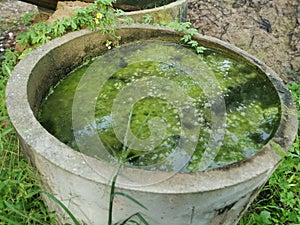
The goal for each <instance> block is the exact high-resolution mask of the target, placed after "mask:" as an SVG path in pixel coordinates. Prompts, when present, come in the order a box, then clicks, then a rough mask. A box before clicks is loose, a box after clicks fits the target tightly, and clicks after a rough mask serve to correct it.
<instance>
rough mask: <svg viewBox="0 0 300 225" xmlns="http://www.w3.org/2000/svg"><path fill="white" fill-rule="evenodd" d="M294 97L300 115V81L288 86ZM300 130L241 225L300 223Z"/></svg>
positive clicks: (299, 116)
mask: <svg viewBox="0 0 300 225" xmlns="http://www.w3.org/2000/svg"><path fill="white" fill-rule="evenodd" d="M287 87H288V88H289V89H290V90H291V93H292V96H293V97H294V100H295V102H296V106H297V110H298V118H300V84H297V83H292V84H290V85H288V86H287ZM299 174H300V144H299V133H298V136H297V138H296V140H295V142H294V144H293V145H292V147H291V149H290V150H289V152H288V153H287V154H286V156H285V159H284V160H283V161H282V162H281V164H280V165H279V167H278V168H277V170H276V171H275V173H274V174H273V175H272V176H271V178H270V180H269V181H268V183H267V184H266V186H265V187H264V188H263V189H262V191H261V192H260V194H259V196H258V197H257V198H256V200H255V201H254V203H253V204H252V205H251V207H250V208H249V210H248V211H247V212H246V213H245V215H244V216H243V218H242V219H241V221H240V223H239V225H256V224H260V225H265V224H272V225H281V224H289V225H297V224H300V208H299V205H300V198H299V196H300V176H299Z"/></svg>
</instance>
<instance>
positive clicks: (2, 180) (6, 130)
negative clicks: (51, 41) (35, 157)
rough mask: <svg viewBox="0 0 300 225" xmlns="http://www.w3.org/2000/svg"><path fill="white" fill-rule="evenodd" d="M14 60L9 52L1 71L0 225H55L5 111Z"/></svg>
mask: <svg viewBox="0 0 300 225" xmlns="http://www.w3.org/2000/svg"><path fill="white" fill-rule="evenodd" d="M17 60H18V54H16V53H14V52H12V51H8V52H7V53H6V60H5V61H4V62H3V64H2V70H0V138H1V141H0V225H4V224H10V225H14V224H18V225H20V224H21V225H22V224H45V225H46V224H47V225H49V224H54V217H53V214H52V213H50V212H48V211H47V208H46V207H45V205H44V204H43V202H42V197H41V189H40V187H39V186H38V184H37V177H36V175H35V173H34V172H33V170H32V169H31V167H30V166H29V165H28V162H27V161H26V159H25V158H24V156H23V154H22V153H21V152H20V150H19V142H18V140H17V137H16V134H15V131H14V129H13V127H12V125H11V123H10V120H9V117H8V115H7V111H6V108H5V86H6V83H7V80H8V77H9V73H10V70H12V68H13V66H14V64H15V63H16V61H17Z"/></svg>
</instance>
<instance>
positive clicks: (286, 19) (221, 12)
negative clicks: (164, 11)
mask: <svg viewBox="0 0 300 225" xmlns="http://www.w3.org/2000/svg"><path fill="white" fill-rule="evenodd" d="M188 20H190V21H191V22H192V24H193V26H194V27H195V28H197V29H198V31H199V32H200V33H202V34H205V35H210V36H214V37H217V38H219V39H222V40H224V41H227V42H229V43H232V44H234V45H236V46H238V47H240V48H242V49H244V50H245V51H247V52H249V53H250V54H252V55H254V56H256V57H257V58H259V59H260V60H262V61H263V62H264V63H266V64H267V65H268V66H270V67H271V68H272V69H274V70H275V71H276V72H277V73H278V74H279V76H280V77H281V78H282V79H283V80H284V81H286V82H291V81H296V82H300V2H299V0H273V1H272V0H271V1H270V0H227V1H213V0H202V1H199V0H191V1H190V3H189V11H188Z"/></svg>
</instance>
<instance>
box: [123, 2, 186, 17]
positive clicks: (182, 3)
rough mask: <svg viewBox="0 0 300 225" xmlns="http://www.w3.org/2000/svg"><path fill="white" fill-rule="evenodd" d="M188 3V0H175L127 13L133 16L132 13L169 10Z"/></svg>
mask: <svg viewBox="0 0 300 225" xmlns="http://www.w3.org/2000/svg"><path fill="white" fill-rule="evenodd" d="M186 3H187V1H186V0H173V1H172V2H170V3H169V4H166V5H163V6H159V7H155V8H150V9H143V10H137V11H132V12H126V13H125V15H127V16H131V15H137V14H151V13H153V12H158V11H162V10H168V9H170V8H174V7H176V6H180V5H184V4H186Z"/></svg>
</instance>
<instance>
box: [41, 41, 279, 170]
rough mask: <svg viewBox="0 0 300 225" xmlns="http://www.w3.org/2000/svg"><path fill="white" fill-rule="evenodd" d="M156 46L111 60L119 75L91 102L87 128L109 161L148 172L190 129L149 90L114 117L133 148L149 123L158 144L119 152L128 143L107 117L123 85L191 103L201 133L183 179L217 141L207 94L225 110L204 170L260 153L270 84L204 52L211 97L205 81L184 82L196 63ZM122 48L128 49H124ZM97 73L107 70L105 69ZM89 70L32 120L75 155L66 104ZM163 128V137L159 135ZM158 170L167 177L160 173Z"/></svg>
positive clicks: (270, 116)
mask: <svg viewBox="0 0 300 225" xmlns="http://www.w3.org/2000/svg"><path fill="white" fill-rule="evenodd" d="M160 45H162V42H157V43H154V44H153V43H152V44H151V45H149V46H147V45H145V44H144V45H142V46H146V47H144V48H143V50H144V51H143V52H140V51H137V53H136V54H132V56H130V57H128V58H126V59H125V58H124V54H123V55H122V56H120V57H119V58H120V59H118V58H116V59H114V62H111V63H110V65H108V66H107V67H110V66H115V65H117V67H118V69H117V71H116V72H115V73H113V74H112V76H110V77H109V79H107V80H106V82H105V84H104V85H103V86H102V88H101V91H100V92H99V95H98V96H97V101H96V105H95V114H94V120H93V121H87V123H91V124H92V126H93V129H94V130H95V131H96V132H97V135H99V137H100V139H101V142H102V143H103V145H104V146H105V148H106V149H108V152H109V154H110V155H111V156H112V157H113V158H115V159H116V160H117V161H121V162H124V163H125V164H127V165H129V166H138V167H144V166H145V168H146V169H147V166H149V165H157V164H163V163H164V162H165V161H166V158H168V157H169V156H172V154H174V151H175V149H176V147H177V146H178V145H180V144H181V142H180V139H181V138H184V135H183V133H182V132H181V130H182V128H183V127H184V128H188V127H192V126H194V125H193V124H189V123H190V122H189V121H184V120H183V119H182V118H181V116H180V110H178V109H177V108H176V107H175V106H174V104H172V103H170V101H169V99H168V98H166V97H164V96H160V95H159V94H157V93H156V94H155V91H157V90H155V87H153V88H152V89H151V88H149V87H148V86H147V87H146V86H145V89H147V88H149V90H150V92H151V93H148V94H147V96H146V97H144V98H141V99H140V100H139V101H137V102H135V104H134V107H132V110H131V111H130V114H128V113H127V114H126V113H125V112H124V113H123V112H122V110H120V112H119V114H120V115H121V117H122V116H123V117H127V119H129V121H130V123H129V126H128V127H127V128H128V130H130V132H132V134H133V135H134V136H136V140H140V141H146V140H147V139H148V138H149V137H151V136H152V135H153V132H152V131H151V126H152V125H151V123H152V122H153V121H154V122H155V120H156V122H157V124H158V125H157V126H159V128H157V130H156V131H157V132H162V133H161V134H160V135H158V136H161V137H160V139H159V144H158V145H157V144H156V145H154V146H153V147H148V148H147V149H144V150H141V149H139V148H138V147H132V146H134V144H132V146H130V145H126V144H124V140H123V139H124V137H126V135H125V136H122V140H120V138H118V135H116V132H115V130H114V126H113V116H112V108H113V107H114V102H115V99H116V98H117V97H118V95H119V93H120V92H121V91H122V90H124V88H126V87H127V86H128V85H130V84H132V83H135V82H136V81H144V82H143V83H146V81H147V79H150V78H152V77H155V78H161V79H167V80H168V81H170V82H174V84H176V85H178V87H180V88H182V89H183V90H184V93H185V94H186V95H187V96H188V97H189V98H191V99H192V100H191V102H190V103H189V104H190V105H191V106H192V105H193V106H196V109H197V110H196V111H195V112H194V114H195V116H196V118H197V119H196V121H194V122H195V126H197V129H199V131H198V134H199V135H198V136H197V140H196V142H197V143H196V145H195V146H196V147H195V149H194V151H193V152H192V153H191V154H190V159H189V161H188V163H186V164H185V165H184V167H183V168H181V169H180V170H181V171H185V172H189V171H198V170H202V169H203V168H202V167H201V163H202V161H201V160H202V159H203V154H204V152H207V151H209V148H210V147H211V146H210V145H209V140H210V138H211V136H213V134H215V133H218V132H217V131H216V130H214V129H213V122H212V118H214V117H213V116H212V113H211V102H209V99H208V98H209V94H210V93H209V94H207V92H208V90H209V89H212V90H214V89H215V91H218V92H221V96H222V97H223V98H224V100H225V103H226V120H225V121H224V124H222V125H223V126H222V128H223V129H224V136H221V139H222V140H221V142H222V144H221V146H220V149H219V150H218V153H217V155H214V157H213V158H214V159H213V161H212V162H210V163H209V164H210V165H209V166H208V167H207V168H205V169H212V168H216V167H220V166H224V165H228V164H231V163H234V162H237V161H240V160H242V159H244V158H245V157H249V156H251V155H253V154H255V153H256V152H257V151H258V150H259V149H261V147H262V146H263V145H264V144H265V143H266V142H267V141H268V140H269V139H270V138H271V137H272V135H273V133H274V132H275V130H276V129H277V126H278V123H279V113H280V106H279V99H278V95H277V94H276V91H275V90H274V88H273V87H272V86H271V84H270V81H268V80H267V78H266V77H265V76H264V75H263V74H261V72H260V71H259V70H258V69H256V68H255V67H254V66H252V65H250V64H248V63H246V62H244V61H240V60H236V59H233V58H232V57H230V56H228V55H226V54H225V53H222V52H216V51H214V50H207V51H206V52H205V55H204V56H203V62H202V63H205V67H207V68H208V69H209V71H206V72H207V73H208V75H209V76H211V75H212V76H214V77H215V78H216V80H217V82H218V86H219V87H220V89H216V86H215V85H214V84H211V83H210V82H211V81H210V80H208V82H205V81H207V78H205V79H204V80H202V81H203V83H204V82H205V84H201V85H199V80H195V79H193V77H192V76H189V74H190V73H192V72H193V70H192V68H193V67H196V64H197V62H198V61H197V60H198V58H197V57H194V58H188V57H187V58H188V59H187V58H185V57H180V56H181V54H179V51H180V47H178V45H175V44H174V45H170V46H169V45H168V51H160ZM125 48H126V47H125ZM127 48H129V49H130V47H127ZM158 53H159V55H160V56H159V57H158V59H159V60H157V61H151V60H150V59H151V57H150V59H149V60H143V61H140V60H139V59H141V58H143V55H145V54H146V55H151V54H156V55H157V54H158ZM168 55H172V57H173V58H176V59H174V60H175V61H176V62H178V65H179V66H175V65H173V64H172V63H170V62H169V61H168V60H167V58H168ZM163 59H166V62H163ZM172 60H173V59H172ZM108 62H109V60H108ZM186 63H190V64H191V66H190V68H191V69H190V68H188V67H184V66H182V65H184V64H186ZM100 69H101V70H105V68H104V67H103V66H102V67H101V68H100ZM88 70H89V65H83V66H81V67H79V68H78V69H76V70H75V71H73V72H71V73H70V74H69V75H68V76H67V77H66V78H65V79H63V80H61V81H60V82H59V84H57V85H56V86H55V87H54V91H53V92H51V93H49V95H48V96H47V97H46V98H45V101H44V102H43V104H42V105H41V107H40V111H39V116H38V117H39V118H38V119H39V121H40V122H41V124H42V125H43V126H44V127H45V128H46V129H47V130H48V131H49V132H50V133H52V134H53V135H54V136H56V137H57V138H58V139H59V140H61V141H62V142H64V143H66V144H67V145H69V146H70V147H72V148H74V149H76V150H78V145H77V143H76V140H75V139H76V138H75V137H74V130H73V128H72V104H73V101H74V95H75V92H76V88H77V85H78V83H79V82H80V80H81V79H82V77H83V76H84V75H85V74H86V73H87V71H88ZM200 81H201V80H200ZM136 84H141V83H136ZM203 85H205V86H203ZM150 86H151V84H150ZM143 88H144V87H143V85H142V89H143ZM152 92H153V93H152ZM158 92H160V90H158ZM178 93H179V91H178ZM178 93H177V92H176V91H175V92H174V93H172V95H174V98H175V99H176V97H177V95H178V98H180V97H181V95H182V93H181V95H179V94H178ZM122 113H123V114H122ZM157 118H159V120H157ZM214 119H215V118H214ZM163 127H165V130H163V129H162V128H163ZM191 129H192V128H191ZM126 131H127V130H126ZM80 132H81V133H80V134H81V135H83V136H84V135H85V136H86V137H88V136H90V135H91V132H90V131H80ZM75 133H76V131H75ZM123 133H126V132H123ZM186 134H189V133H188V132H187V133H186ZM93 135H94V134H93ZM127 144H128V143H127ZM128 146H129V147H128ZM157 168H158V169H160V170H169V168H164V167H157Z"/></svg>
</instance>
